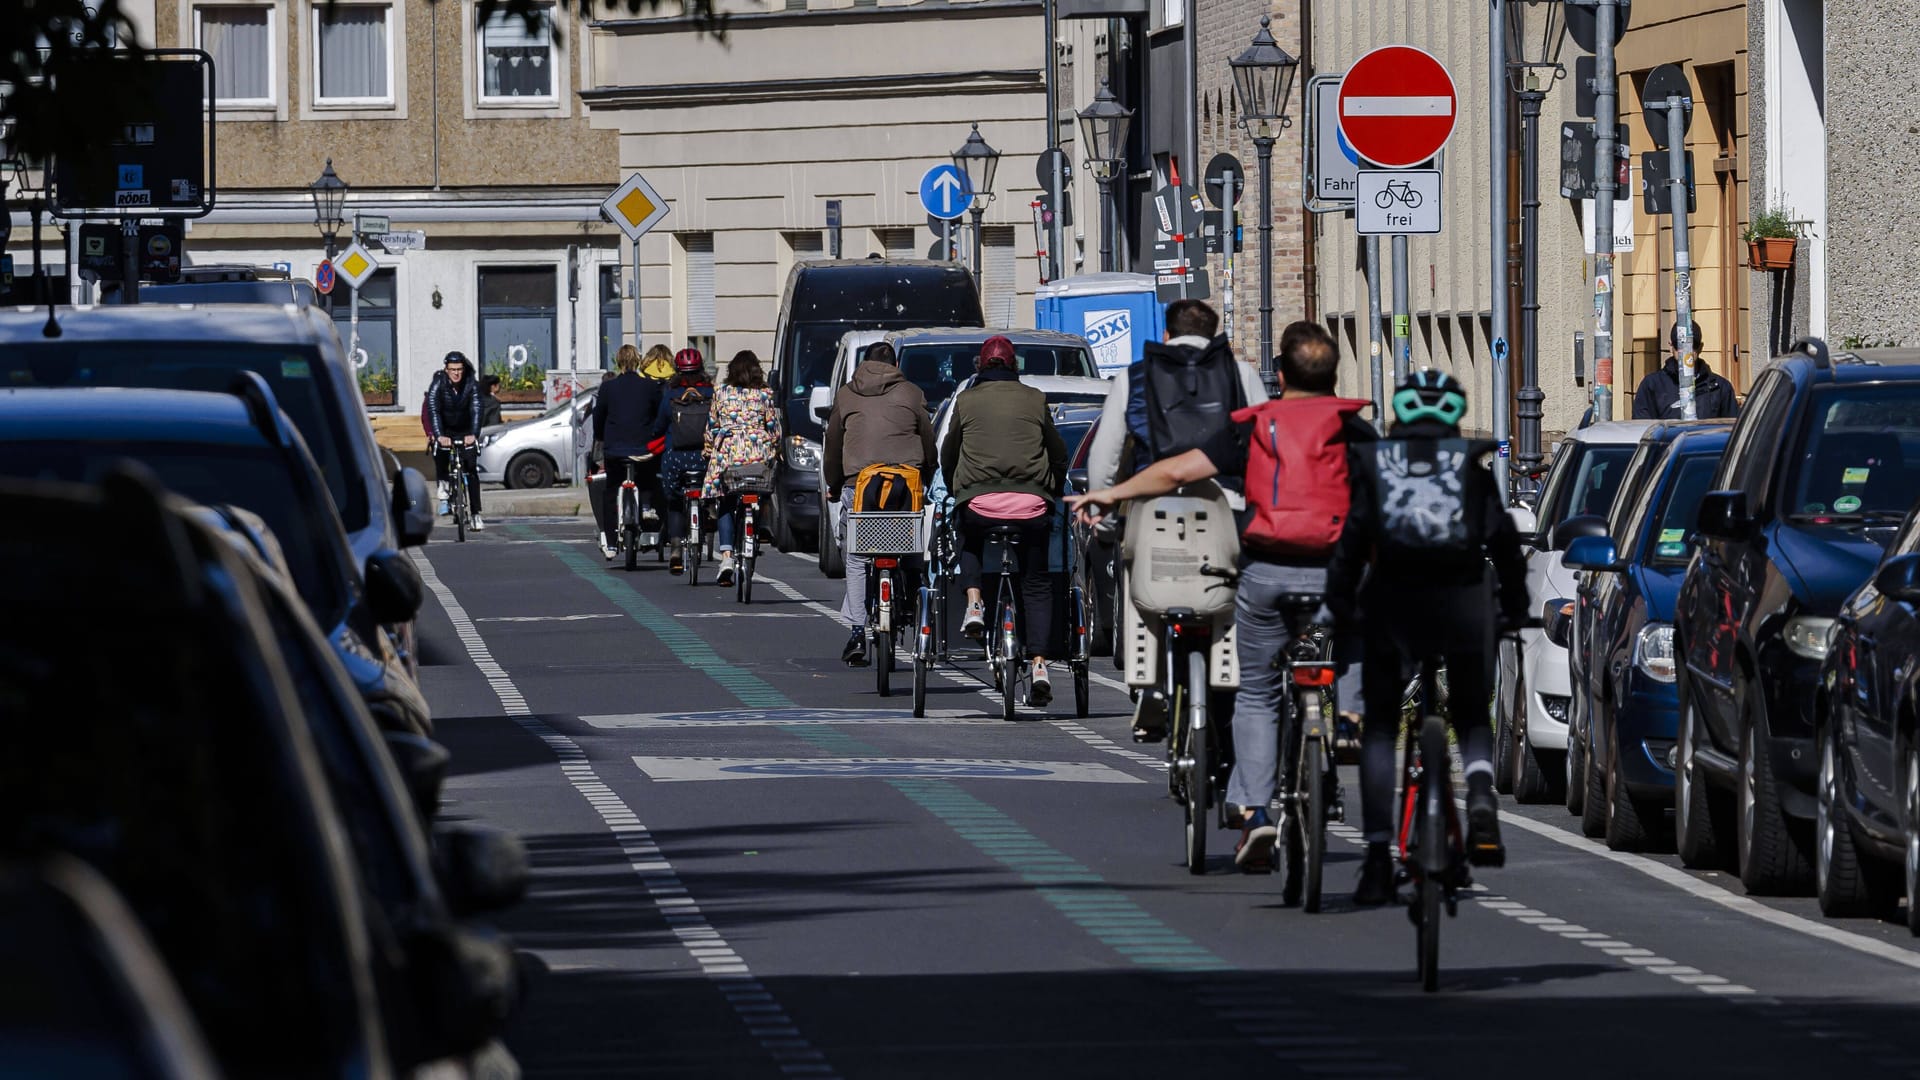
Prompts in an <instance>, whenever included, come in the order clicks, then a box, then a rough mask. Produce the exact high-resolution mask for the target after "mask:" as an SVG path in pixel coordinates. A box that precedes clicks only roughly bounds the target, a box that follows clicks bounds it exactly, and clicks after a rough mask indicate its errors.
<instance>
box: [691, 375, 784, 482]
mask: <svg viewBox="0 0 1920 1080" xmlns="http://www.w3.org/2000/svg"><path fill="white" fill-rule="evenodd" d="M779 453H780V410H779V409H778V408H776V407H775V406H774V403H773V391H772V390H769V389H767V388H766V387H761V388H759V389H754V390H750V389H747V388H746V387H742V386H722V387H720V388H719V389H718V390H716V391H714V394H713V412H712V415H711V416H710V417H709V418H708V420H707V447H706V457H707V480H706V484H705V485H704V487H703V490H702V497H703V498H708V499H711V498H716V497H718V496H719V495H720V494H721V493H722V492H723V491H725V485H724V484H723V483H722V482H721V480H722V478H723V477H724V476H725V474H726V471H727V469H728V467H729V466H733V465H755V464H759V463H760V462H763V461H772V460H774V458H775V457H777V456H778V455H779Z"/></svg>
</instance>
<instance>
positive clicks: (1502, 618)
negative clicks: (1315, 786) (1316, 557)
mask: <svg viewBox="0 0 1920 1080" xmlns="http://www.w3.org/2000/svg"><path fill="white" fill-rule="evenodd" d="M1466 411H1467V397H1466V392H1465V390H1463V389H1462V388H1461V386H1460V383H1459V382H1458V381H1457V380H1456V379H1454V378H1453V376H1451V375H1448V374H1446V373H1444V372H1440V371H1435V370H1433V369H1431V368H1427V369H1423V370H1420V371H1415V372H1411V373H1409V374H1408V375H1407V376H1406V378H1404V379H1402V380H1401V381H1400V385H1399V387H1398V388H1397V389H1395V390H1394V394H1393V416H1394V425H1393V428H1392V429H1391V430H1390V431H1389V432H1388V433H1387V436H1386V438H1384V439H1381V440H1380V441H1378V442H1376V443H1373V444H1371V445H1370V446H1368V447H1366V448H1364V449H1363V450H1362V451H1361V452H1360V453H1357V454H1355V455H1354V459H1353V464H1354V468H1353V471H1352V484H1353V496H1352V508H1351V511H1350V512H1349V515H1348V518H1347V524H1346V530H1345V531H1344V532H1343V533H1342V534H1341V537H1340V543H1339V546H1338V547H1337V548H1336V549H1335V551H1334V556H1333V561H1332V563H1331V565H1330V566H1329V568H1328V572H1327V610H1326V611H1325V612H1324V613H1323V615H1322V616H1321V617H1322V618H1329V617H1330V618H1331V619H1332V621H1333V623H1334V625H1335V626H1336V627H1350V626H1355V625H1357V624H1356V621H1355V618H1354V613H1355V610H1356V606H1357V608H1358V610H1360V611H1362V612H1364V613H1365V623H1364V638H1365V642H1366V651H1365V674H1364V676H1363V682H1364V689H1363V694H1364V697H1365V700H1366V716H1367V719H1368V721H1369V722H1368V723H1367V724H1366V725H1365V728H1364V734H1363V736H1362V742H1361V761H1360V765H1361V768H1360V805H1361V813H1362V820H1361V826H1362V829H1363V830H1364V831H1365V833H1366V841H1367V855H1366V862H1365V863H1364V864H1363V865H1362V867H1361V871H1360V883H1359V887H1358V888H1357V889H1356V890H1355V891H1354V896H1353V899H1354V902H1355V903H1357V904H1362V905H1374V904H1384V903H1386V902H1387V901H1388V900H1391V899H1392V898H1393V878H1394V871H1393V859H1392V857H1391V855H1390V854H1389V852H1388V844H1389V843H1391V841H1392V840H1393V835H1394V819H1393V795H1394V773H1395V771H1396V770H1395V767H1394V740H1395V739H1396V737H1397V736H1398V735H1399V730H1400V704H1401V698H1402V694H1403V692H1404V690H1405V687H1406V685H1407V678H1408V676H1409V674H1410V665H1412V664H1417V663H1419V662H1421V661H1422V660H1424V659H1425V658H1427V657H1432V656H1442V657H1444V658H1445V660H1446V665H1447V682H1448V689H1447V702H1448V712H1449V713H1450V716H1451V720H1452V723H1453V730H1454V734H1455V735H1456V736H1457V737H1458V739H1459V742H1460V756H1461V759H1462V760H1463V761H1464V762H1465V766H1466V768H1465V773H1466V780H1467V835H1466V841H1465V847H1466V851H1467V856H1468V858H1469V859H1470V860H1471V861H1472V862H1473V863H1474V864H1475V865H1477V866H1499V865H1500V864H1501V863H1503V862H1504V861H1505V860H1506V848H1505V847H1504V846H1503V845H1502V844H1501V842H1500V826H1499V820H1498V807H1499V800H1498V799H1497V798H1496V797H1495V795H1494V793H1493V745H1492V744H1493V735H1492V731H1491V729H1490V728H1489V727H1488V724H1487V700H1488V697H1489V683H1488V677H1489V671H1490V668H1491V665H1492V660H1493V646H1494V637H1495V634H1496V633H1497V632H1499V631H1501V630H1504V629H1505V628H1507V627H1512V626H1517V625H1519V624H1521V623H1522V622H1524V621H1525V619H1526V617H1527V588H1526V564H1525V563H1524V562H1523V561H1522V560H1521V557H1520V540H1519V535H1518V534H1517V533H1516V532H1515V531H1514V528H1513V525H1512V523H1511V522H1510V521H1509V520H1508V519H1507V515H1506V513H1505V512H1504V511H1503V510H1502V508H1501V506H1500V498H1499V495H1498V492H1497V490H1496V488H1495V486H1494V483H1495V481H1494V477H1493V474H1492V472H1491V471H1490V469H1489V467H1488V461H1489V460H1490V459H1491V456H1492V453H1493V444H1492V443H1489V442H1484V441H1481V440H1469V439H1464V438H1462V437H1461V435H1460V418H1461V417H1462V416H1463V415H1464V414H1465V413H1466ZM1489 560H1491V561H1492V563H1493V567H1492V570H1493V578H1492V580H1491V581H1490V580H1489V578H1488V568H1487V563H1488V561H1489ZM1363 573H1364V578H1365V580H1364V582H1363V581H1362V575H1363ZM1496 583H1497V586H1498V591H1497V593H1496V592H1495V591H1493V586H1494V585H1495V584H1496ZM1496 603H1497V605H1498V613H1497V616H1496V611H1495V605H1496Z"/></svg>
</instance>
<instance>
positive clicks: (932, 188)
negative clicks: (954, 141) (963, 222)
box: [920, 165, 973, 221]
mask: <svg viewBox="0 0 1920 1080" xmlns="http://www.w3.org/2000/svg"><path fill="white" fill-rule="evenodd" d="M920 205H921V206H924V207H926V208H927V213H929V214H932V215H933V216H934V217H937V218H942V219H945V220H947V221H951V220H953V219H954V218H957V217H959V216H960V215H962V214H964V213H966V212H967V208H968V207H969V206H971V205H973V185H972V184H969V183H967V176H966V174H965V173H963V172H961V171H960V170H959V169H956V168H954V167H953V166H952V165H935V166H934V167H933V168H931V169H928V170H927V175H925V176H923V177H921V178H920Z"/></svg>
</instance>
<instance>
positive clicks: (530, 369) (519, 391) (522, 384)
mask: <svg viewBox="0 0 1920 1080" xmlns="http://www.w3.org/2000/svg"><path fill="white" fill-rule="evenodd" d="M514 348H515V349H519V350H521V352H519V353H517V354H516V353H512V352H511V351H510V352H509V353H505V354H499V355H496V356H494V357H489V358H488V361H489V362H488V364H487V370H488V371H489V372H491V373H492V374H495V375H498V376H500V387H499V389H498V390H497V391H496V394H497V395H498V396H499V398H500V403H501V404H503V405H540V404H544V403H545V402H546V400H547V383H546V376H547V370H546V368H544V367H542V366H541V365H539V364H536V363H532V362H530V361H529V360H528V358H527V357H526V355H525V350H524V347H522V346H518V345H516V346H514ZM513 360H520V361H521V362H520V363H518V364H515V363H513V362H512V361H513Z"/></svg>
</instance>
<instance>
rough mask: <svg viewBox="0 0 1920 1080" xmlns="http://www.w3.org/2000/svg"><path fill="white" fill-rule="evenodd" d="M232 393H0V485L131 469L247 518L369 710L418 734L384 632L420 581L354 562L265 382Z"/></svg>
mask: <svg viewBox="0 0 1920 1080" xmlns="http://www.w3.org/2000/svg"><path fill="white" fill-rule="evenodd" d="M234 384H235V389H236V391H237V393H236V394H210V393H201V392H198V391H189V390H128V389H116V388H102V389H94V390H63V389H28V390H0V476H6V477H14V478H18V479H31V480H52V481H62V482H67V483H78V484H87V483H96V482H98V481H99V479H100V478H101V477H102V476H104V475H106V473H107V472H108V471H109V470H111V469H112V468H114V467H115V466H116V465H117V464H118V463H120V462H122V461H126V460H129V459H131V460H135V461H139V462H141V463H142V464H143V465H145V466H147V467H148V468H149V469H151V470H152V471H153V473H154V475H155V476H156V477H158V479H159V481H160V482H161V483H162V484H163V485H165V486H166V487H167V488H169V489H170V490H172V491H173V492H174V493H175V494H178V495H180V496H182V497H184V498H186V499H188V500H191V501H193V502H196V503H201V504H205V505H209V506H234V507H239V508H241V509H243V510H245V511H248V512H249V513H251V514H252V515H256V516H257V519H258V521H259V523H260V524H261V525H263V526H264V531H265V532H266V533H268V534H270V537H268V536H263V537H262V538H261V543H262V544H263V545H264V544H266V543H269V542H270V543H271V544H272V545H273V546H274V547H275V548H277V549H278V551H279V552H280V553H281V554H280V556H279V557H280V558H281V559H282V560H283V562H284V565H286V566H287V567H288V575H289V579H290V580H291V581H292V582H293V583H294V586H295V588H296V589H297V590H298V591H299V594H300V597H301V599H302V600H303V601H305V603H306V605H307V609H308V611H309V612H310V613H311V614H312V616H313V619H314V621H316V622H318V623H319V624H320V625H321V626H324V627H326V628H327V634H326V640H327V641H328V642H330V643H332V645H333V647H334V649H335V650H336V651H337V652H338V653H339V655H340V659H341V662H342V663H343V664H345V665H346V667H347V669H348V670H349V671H350V672H352V677H353V680H354V684H355V686H356V687H358V689H359V691H360V693H361V695H362V697H363V698H364V700H365V702H366V705H367V707H368V708H369V709H370V710H372V712H373V714H374V715H375V716H376V717H378V718H379V720H380V723H381V724H382V726H384V727H385V728H387V729H388V730H391V731H403V732H415V733H419V734H427V733H430V732H432V730H433V719H432V714H431V713H430V712H429V710H428V708H427V700H426V697H425V695H423V694H422V693H421V692H420V689H419V686H418V685H417V684H416V682H415V677H414V674H413V672H412V670H411V669H410V668H409V667H408V665H407V664H406V662H405V659H404V657H403V656H402V655H401V653H400V651H399V649H398V648H397V647H396V646H395V645H394V643H393V641H392V640H391V638H390V635H388V634H386V633H384V632H383V631H382V630H381V627H382V626H388V625H401V624H406V623H410V622H412V621H413V618H414V613H415V612H416V611H417V610H418V608H419V606H420V599H421V595H422V593H421V591H420V585H419V573H418V571H416V570H415V569H414V566H413V562H412V560H410V559H409V558H407V557H406V556H405V555H403V554H401V553H400V552H397V551H394V550H392V549H390V548H387V549H379V550H376V551H374V552H373V553H372V554H371V555H369V556H367V558H366V559H365V560H364V561H362V562H356V561H355V558H354V553H353V551H352V549H350V548H349V547H348V546H347V538H346V535H345V534H344V533H343V531H342V529H341V525H340V519H339V516H338V515H337V514H336V513H335V512H334V508H333V506H332V504H331V502H330V500H328V499H327V498H326V496H325V491H326V484H325V481H324V480H323V479H322V477H321V475H320V472H319V470H318V468H317V467H316V466H315V464H314V462H313V459H312V457H311V456H310V455H309V454H308V453H307V450H306V447H305V443H304V440H302V439H301V437H300V435H299V433H298V432H296V431H295V430H294V429H293V426H292V421H291V420H290V419H289V418H288V417H287V416H286V414H285V413H284V412H282V411H281V410H280V409H279V408H278V407H277V405H276V402H275V400H274V396H273V393H272V391H271V390H269V389H268V388H267V385H266V380H264V379H262V378H261V377H259V376H258V375H254V374H251V373H249V372H245V371H242V372H239V373H237V374H236V375H235V376H234Z"/></svg>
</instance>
